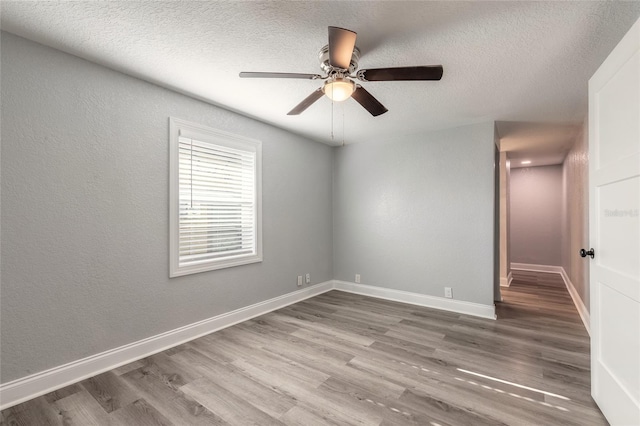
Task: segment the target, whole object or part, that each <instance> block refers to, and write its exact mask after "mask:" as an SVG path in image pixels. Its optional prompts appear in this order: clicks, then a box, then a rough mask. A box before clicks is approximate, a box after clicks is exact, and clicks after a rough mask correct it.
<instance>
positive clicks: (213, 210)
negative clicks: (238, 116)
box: [170, 119, 262, 276]
mask: <svg viewBox="0 0 640 426" xmlns="http://www.w3.org/2000/svg"><path fill="white" fill-rule="evenodd" d="M170 127H171V133H172V135H171V136H172V137H171V139H176V140H175V141H172V142H173V143H172V145H176V146H175V147H173V146H172V152H173V151H174V148H175V151H177V152H174V156H173V158H172V160H173V161H175V160H177V164H175V165H174V166H175V167H174V168H173V169H175V170H172V171H173V172H174V173H173V174H177V176H172V183H173V184H174V188H176V187H177V188H176V189H177V191H173V192H177V194H175V193H174V194H172V198H173V200H172V201H173V202H174V203H177V205H174V206H172V208H177V217H176V218H174V220H175V222H177V223H173V222H174V220H172V224H173V225H174V226H173V227H172V229H171V233H172V236H173V241H172V244H171V246H172V254H173V259H172V262H171V263H172V267H171V276H176V275H184V274H188V273H195V272H202V271H206V270H212V269H219V268H224V267H230V266H237V265H241V264H245V263H251V262H257V261H260V260H262V253H261V244H260V223H259V222H260V203H259V201H260V196H259V195H260V194H259V189H260V185H259V177H260V174H259V170H260V167H259V166H260V164H259V163H260V153H261V151H260V143H259V141H253V140H247V139H244V138H241V137H238V136H235V135H229V134H226V133H222V132H220V131H217V130H214V129H208V128H205V127H204V126H199V125H194V124H192V123H186V122H183V121H182V120H177V119H172V120H171V126H170ZM174 133H175V134H174ZM173 181H175V182H173Z"/></svg>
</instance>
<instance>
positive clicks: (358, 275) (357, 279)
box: [356, 274, 360, 284]
mask: <svg viewBox="0 0 640 426" xmlns="http://www.w3.org/2000/svg"><path fill="white" fill-rule="evenodd" d="M356 283H357V284H360V274H356Z"/></svg>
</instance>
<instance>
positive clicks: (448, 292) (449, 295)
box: [444, 287, 453, 299]
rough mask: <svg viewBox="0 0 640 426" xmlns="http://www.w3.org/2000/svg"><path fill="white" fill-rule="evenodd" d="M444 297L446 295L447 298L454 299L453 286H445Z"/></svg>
mask: <svg viewBox="0 0 640 426" xmlns="http://www.w3.org/2000/svg"><path fill="white" fill-rule="evenodd" d="M444 297H446V298H447V299H452V298H453V292H452V290H451V287H445V288H444Z"/></svg>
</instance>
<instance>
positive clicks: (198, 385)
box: [182, 378, 283, 426]
mask: <svg viewBox="0 0 640 426" xmlns="http://www.w3.org/2000/svg"><path fill="white" fill-rule="evenodd" d="M182 391H183V392H184V393H185V394H187V395H189V396H191V398H193V399H194V400H196V401H198V402H199V403H200V404H202V405H204V406H205V407H207V409H208V410H209V411H211V412H212V413H215V414H216V415H218V416H220V417H221V418H222V419H224V420H225V421H226V422H227V423H229V424H232V425H256V426H259V425H282V424H283V423H282V422H280V421H279V420H278V419H276V418H274V417H272V416H270V415H268V414H267V413H265V412H264V411H261V410H260V409H258V408H256V407H255V406H253V405H252V404H250V403H249V402H247V400H246V399H245V398H243V397H242V396H240V395H236V394H234V393H233V392H230V391H228V390H227V389H225V388H223V387H221V386H218V385H217V384H216V383H215V382H214V381H213V380H209V379H207V378H201V379H197V380H194V381H193V382H191V383H189V384H187V385H184V386H183V387H182Z"/></svg>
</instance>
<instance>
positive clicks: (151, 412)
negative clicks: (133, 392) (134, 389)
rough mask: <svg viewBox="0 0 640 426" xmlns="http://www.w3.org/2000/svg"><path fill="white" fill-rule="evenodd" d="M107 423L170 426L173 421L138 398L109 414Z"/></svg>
mask: <svg viewBox="0 0 640 426" xmlns="http://www.w3.org/2000/svg"><path fill="white" fill-rule="evenodd" d="M109 424H110V425H113V426H131V425H136V426H172V425H173V423H171V421H169V419H167V418H166V417H164V416H163V415H162V414H161V413H160V412H159V411H158V410H156V409H155V408H154V407H153V406H152V405H150V404H149V403H147V401H145V400H144V399H142V398H141V399H138V400H136V401H133V402H132V403H131V404H129V405H127V406H126V407H123V408H121V409H119V410H116V411H114V412H112V413H111V414H110V416H109Z"/></svg>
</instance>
